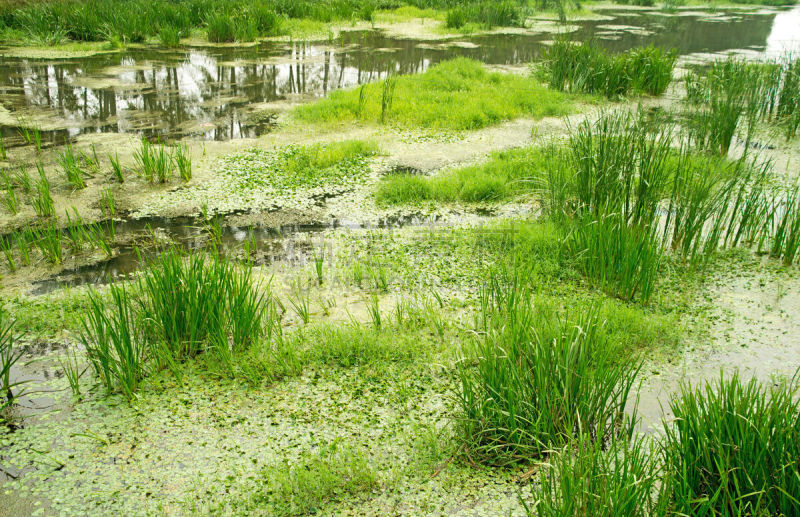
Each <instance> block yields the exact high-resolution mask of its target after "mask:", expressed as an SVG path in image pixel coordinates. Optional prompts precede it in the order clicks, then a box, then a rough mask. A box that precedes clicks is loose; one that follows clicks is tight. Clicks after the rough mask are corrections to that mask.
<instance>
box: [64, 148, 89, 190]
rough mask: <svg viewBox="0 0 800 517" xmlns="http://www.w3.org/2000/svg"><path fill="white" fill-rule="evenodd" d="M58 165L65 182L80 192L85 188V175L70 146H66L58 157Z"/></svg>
mask: <svg viewBox="0 0 800 517" xmlns="http://www.w3.org/2000/svg"><path fill="white" fill-rule="evenodd" d="M58 163H59V165H60V166H61V170H62V171H63V172H64V176H66V178H67V181H68V182H69V183H70V184H71V185H72V187H73V188H74V189H76V190H80V189H83V188H86V181H85V180H84V177H86V176H87V174H86V172H85V171H84V170H83V168H81V166H80V165H79V164H78V157H77V156H76V155H75V151H74V150H73V149H72V145H70V144H67V146H66V147H65V148H64V150H63V151H62V152H61V155H60V156H59V157H58Z"/></svg>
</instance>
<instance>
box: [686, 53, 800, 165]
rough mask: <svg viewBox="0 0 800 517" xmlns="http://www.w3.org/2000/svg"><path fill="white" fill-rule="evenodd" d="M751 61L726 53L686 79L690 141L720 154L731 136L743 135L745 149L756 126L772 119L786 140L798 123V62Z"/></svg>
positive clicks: (726, 148)
mask: <svg viewBox="0 0 800 517" xmlns="http://www.w3.org/2000/svg"><path fill="white" fill-rule="evenodd" d="M798 63H799V61H797V60H786V61H785V62H763V63H750V62H746V61H744V60H742V59H737V58H734V57H730V58H728V59H725V60H720V61H716V62H715V63H713V64H712V65H711V66H710V67H709V68H708V69H707V70H705V71H695V72H692V73H690V74H689V75H688V76H687V79H686V90H687V95H686V101H687V103H688V105H689V106H690V107H691V108H692V109H690V110H689V116H688V127H689V134H690V137H691V139H692V142H693V143H694V145H696V146H697V147H698V148H701V149H705V150H708V151H709V152H713V153H717V154H721V155H725V154H727V153H728V150H729V149H730V146H731V143H732V141H733V138H734V136H737V135H739V136H740V137H743V138H742V140H743V141H744V143H745V152H746V150H747V148H748V147H749V145H750V142H751V140H752V138H753V134H754V131H755V129H756V124H757V123H758V122H760V121H763V120H769V119H772V120H775V121H776V122H777V123H778V124H782V125H783V126H784V127H785V128H786V136H787V138H791V137H792V136H793V135H794V133H795V132H796V130H797V127H798V121H800V113H799V112H800V102H798V101H797V98H798V93H799V92H800V79H799V78H798V77H800V76H799V75H798V74H800V64H798Z"/></svg>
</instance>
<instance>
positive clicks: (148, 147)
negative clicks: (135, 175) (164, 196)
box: [133, 139, 191, 183]
mask: <svg viewBox="0 0 800 517" xmlns="http://www.w3.org/2000/svg"><path fill="white" fill-rule="evenodd" d="M133 159H134V162H135V163H136V166H137V169H138V171H139V174H140V175H141V176H142V177H143V178H144V179H145V180H147V181H149V182H150V183H168V182H170V181H172V175H173V172H174V170H175V157H174V155H173V154H172V153H171V152H170V151H169V150H168V147H167V146H165V145H163V144H155V145H154V144H151V143H150V142H149V141H147V140H146V139H142V145H141V147H140V148H139V149H137V150H136V151H134V153H133ZM190 167H191V165H190ZM190 170H191V168H190Z"/></svg>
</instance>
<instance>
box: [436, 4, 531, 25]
mask: <svg viewBox="0 0 800 517" xmlns="http://www.w3.org/2000/svg"><path fill="white" fill-rule="evenodd" d="M524 22H525V10H524V8H523V6H522V5H521V4H520V3H519V2H515V1H510V0H500V1H497V2H487V1H483V2H474V1H473V2H465V3H463V4H461V5H456V6H455V7H453V8H452V9H450V10H448V11H447V18H446V20H445V25H446V26H447V27H448V28H451V29H460V28H462V27H463V26H464V25H466V24H467V23H475V24H478V25H480V26H482V27H484V28H487V29H491V28H492V27H496V26H502V27H521V26H522V25H523V24H524Z"/></svg>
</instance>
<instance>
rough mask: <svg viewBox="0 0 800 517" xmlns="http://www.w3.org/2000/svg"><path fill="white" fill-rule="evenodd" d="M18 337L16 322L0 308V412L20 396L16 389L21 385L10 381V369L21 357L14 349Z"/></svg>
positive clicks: (20, 393)
mask: <svg viewBox="0 0 800 517" xmlns="http://www.w3.org/2000/svg"><path fill="white" fill-rule="evenodd" d="M20 337H21V336H20V335H19V334H18V332H17V326H16V321H15V320H14V319H13V318H11V316H10V315H9V314H8V312H7V311H6V310H5V309H4V308H3V307H0V390H2V401H0V412H2V411H3V410H4V409H6V408H7V407H9V406H10V405H11V404H13V403H14V401H15V400H16V398H18V397H19V396H21V395H22V391H17V387H18V386H20V384H21V383H19V382H12V381H11V368H13V367H14V365H15V364H16V363H17V362H18V361H19V360H20V358H21V357H22V352H21V351H19V350H16V349H15V345H16V343H17V341H18V340H19V339H20ZM15 391H16V393H15ZM0 416H1V413H0Z"/></svg>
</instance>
